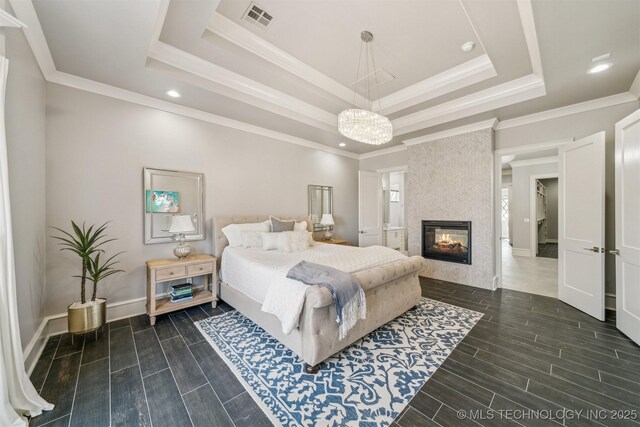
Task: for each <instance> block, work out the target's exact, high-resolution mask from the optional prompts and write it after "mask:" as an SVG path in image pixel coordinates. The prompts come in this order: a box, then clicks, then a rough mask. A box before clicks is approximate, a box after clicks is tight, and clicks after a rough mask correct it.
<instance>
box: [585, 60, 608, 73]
mask: <svg viewBox="0 0 640 427" xmlns="http://www.w3.org/2000/svg"><path fill="white" fill-rule="evenodd" d="M612 65H613V64H611V63H610V62H601V63H599V64H595V65H594V66H593V67H591V68H589V71H587V72H588V73H589V74H596V73H601V72H603V71H605V70H608V69H609V68H611V66H612Z"/></svg>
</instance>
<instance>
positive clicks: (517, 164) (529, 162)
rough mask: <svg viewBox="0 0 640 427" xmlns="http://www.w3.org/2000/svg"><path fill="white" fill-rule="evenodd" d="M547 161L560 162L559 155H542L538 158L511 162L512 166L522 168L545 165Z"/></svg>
mask: <svg viewBox="0 0 640 427" xmlns="http://www.w3.org/2000/svg"><path fill="white" fill-rule="evenodd" d="M547 163H558V156H552V157H540V158H538V159H527V160H514V161H512V162H509V165H511V168H512V169H513V168H520V167H523V166H534V165H545V164H547Z"/></svg>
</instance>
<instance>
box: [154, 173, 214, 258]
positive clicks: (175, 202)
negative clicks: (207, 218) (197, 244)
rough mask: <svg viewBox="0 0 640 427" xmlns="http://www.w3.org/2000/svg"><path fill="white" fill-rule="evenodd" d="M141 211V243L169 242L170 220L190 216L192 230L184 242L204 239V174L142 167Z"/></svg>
mask: <svg viewBox="0 0 640 427" xmlns="http://www.w3.org/2000/svg"><path fill="white" fill-rule="evenodd" d="M142 175H143V188H144V189H143V192H142V206H143V207H142V212H143V215H144V244H145V245H150V244H155V243H168V242H172V241H173V238H172V234H171V233H169V227H170V226H171V222H172V217H173V216H175V215H181V216H182V215H190V216H191V220H192V222H193V228H194V231H189V232H186V233H184V234H185V238H186V240H204V238H205V235H204V189H203V181H204V175H203V174H201V173H192V172H178V171H171V170H164V169H152V168H144V170H143V173H142Z"/></svg>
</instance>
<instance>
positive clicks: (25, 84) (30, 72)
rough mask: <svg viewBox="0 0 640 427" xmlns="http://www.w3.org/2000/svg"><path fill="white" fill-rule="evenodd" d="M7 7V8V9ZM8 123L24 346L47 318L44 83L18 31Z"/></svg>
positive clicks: (10, 47)
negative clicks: (45, 316)
mask: <svg viewBox="0 0 640 427" xmlns="http://www.w3.org/2000/svg"><path fill="white" fill-rule="evenodd" d="M7 6H8V5H7ZM0 32H1V33H4V34H5V37H6V39H5V43H6V46H5V49H6V50H5V51H6V57H7V58H9V76H8V79H7V99H6V116H5V120H6V125H7V152H8V157H9V187H10V196H11V216H12V221H13V236H14V250H15V266H16V282H17V289H16V291H17V300H18V316H19V320H20V336H21V340H22V347H23V348H25V347H26V346H27V345H28V344H29V341H30V340H31V339H32V337H33V336H34V334H35V332H36V330H37V329H38V326H39V325H40V323H41V322H42V319H43V318H44V311H45V307H44V303H45V301H44V297H45V289H44V288H45V236H46V231H45V93H46V92H45V81H44V78H43V77H42V74H41V73H40V68H39V67H38V64H37V63H36V61H35V58H34V57H33V54H32V53H31V48H30V47H29V45H28V44H27V41H26V39H25V37H24V35H23V32H22V31H21V30H18V29H4V30H2V31H0Z"/></svg>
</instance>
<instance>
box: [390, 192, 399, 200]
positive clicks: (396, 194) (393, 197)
mask: <svg viewBox="0 0 640 427" xmlns="http://www.w3.org/2000/svg"><path fill="white" fill-rule="evenodd" d="M389 201H390V202H391V203H400V191H399V190H391V191H390V192H389Z"/></svg>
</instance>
